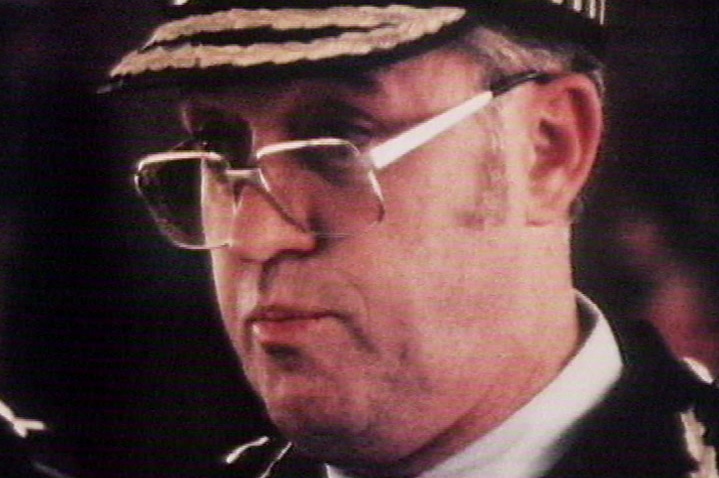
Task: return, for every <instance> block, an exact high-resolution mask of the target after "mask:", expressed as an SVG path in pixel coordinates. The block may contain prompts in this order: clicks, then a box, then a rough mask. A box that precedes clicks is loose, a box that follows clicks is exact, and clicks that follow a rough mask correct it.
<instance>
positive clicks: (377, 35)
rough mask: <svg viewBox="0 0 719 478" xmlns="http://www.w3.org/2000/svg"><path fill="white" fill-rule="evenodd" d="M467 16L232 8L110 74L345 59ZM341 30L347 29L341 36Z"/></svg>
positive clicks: (181, 23)
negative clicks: (254, 36) (258, 34)
mask: <svg viewBox="0 0 719 478" xmlns="http://www.w3.org/2000/svg"><path fill="white" fill-rule="evenodd" d="M465 15H466V10H465V9H463V8H459V7H433V8H417V7H411V6H406V5H390V6H387V7H372V6H342V7H332V8H328V9H294V8H287V9H278V10H267V9H261V10H246V9H233V10H227V11H222V12H216V13H211V14H206V15H193V16H190V17H187V18H183V19H181V20H175V21H172V22H169V23H166V24H164V25H162V26H160V27H159V28H157V30H155V32H154V33H153V35H152V36H151V38H150V40H149V41H148V42H147V43H146V44H145V46H143V47H142V48H141V49H139V50H136V51H134V52H131V53H130V54H128V55H126V56H125V57H124V58H123V59H122V60H121V61H120V63H119V64H118V65H117V66H116V67H115V68H113V69H112V71H111V72H110V76H111V77H113V78H118V77H126V76H134V75H139V74H142V73H149V72H160V71H163V70H168V69H205V68H211V67H218V66H231V67H248V66H255V65H261V64H275V65H283V64H289V63H293V62H297V61H302V60H310V61H316V60H324V59H329V58H334V57H338V56H344V55H348V56H362V55H366V54H368V53H371V52H374V51H388V50H391V49H393V48H395V47H397V46H398V45H402V44H406V43H409V42H412V41H414V40H417V39H419V38H422V37H424V36H426V35H431V34H434V33H436V32H438V31H439V30H440V29H442V28H443V27H445V26H448V25H451V24H454V23H456V22H458V21H459V20H460V19H462V18H463V17H464V16H465ZM328 28H333V29H337V32H335V33H334V34H333V35H327V34H323V36H320V37H319V38H315V39H312V40H309V41H285V42H282V43H271V42H261V41H260V42H258V43H253V44H250V45H239V44H226V45H202V44H193V43H192V38H193V36H196V35H203V34H224V33H230V34H231V33H233V32H235V33H238V32H243V31H245V32H246V31H251V30H253V29H270V30H272V31H275V32H281V31H295V30H300V31H309V32H311V31H312V30H318V31H319V30H321V29H328ZM341 29H346V30H348V31H344V32H341V31H340V30H341Z"/></svg>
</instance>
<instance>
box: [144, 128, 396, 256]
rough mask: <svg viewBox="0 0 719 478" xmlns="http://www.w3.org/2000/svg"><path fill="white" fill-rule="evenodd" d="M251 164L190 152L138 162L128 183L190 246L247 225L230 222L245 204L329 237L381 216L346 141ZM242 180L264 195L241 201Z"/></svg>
mask: <svg viewBox="0 0 719 478" xmlns="http://www.w3.org/2000/svg"><path fill="white" fill-rule="evenodd" d="M257 164H258V168H259V172H257V171H254V173H253V170H233V169H229V165H228V162H227V161H225V160H222V159H216V157H214V158H213V157H210V156H207V157H203V156H201V155H198V154H196V153H193V154H188V156H187V157H186V158H182V157H177V156H175V157H173V158H172V159H171V160H167V161H157V162H148V163H146V164H143V165H142V166H141V167H140V169H139V171H138V173H137V179H136V184H137V186H138V189H139V190H140V192H141V193H142V195H143V197H144V198H145V200H146V201H147V203H148V205H149V206H150V209H151V210H152V213H153V215H154V217H155V220H156V221H157V223H158V225H159V226H160V227H161V229H162V230H163V232H165V234H166V235H167V236H168V237H169V238H170V239H171V240H172V241H173V242H175V243H176V244H178V245H181V246H184V247H190V248H200V249H204V248H212V247H219V246H223V245H227V244H229V243H230V238H231V235H232V232H233V228H236V227H237V224H247V222H245V221H237V220H236V217H237V215H238V214H251V210H250V208H251V205H250V204H249V203H247V201H256V200H266V201H268V202H270V203H271V204H272V205H273V206H274V207H275V208H277V210H278V212H279V213H280V214H282V215H283V216H284V217H285V219H286V220H288V221H290V222H291V223H293V224H294V225H295V226H297V227H299V228H300V229H302V230H304V231H307V232H312V233H314V234H317V235H320V236H329V237H332V236H346V235H351V234H356V233H359V232H362V231H363V230H365V229H367V228H368V227H370V226H371V225H372V224H374V223H376V222H378V221H379V220H380V219H381V217H382V215H383V213H384V209H383V205H382V200H381V195H380V192H379V189H378V186H377V182H376V179H375V177H374V172H373V170H372V167H371V165H370V164H369V162H368V161H365V160H363V158H362V157H361V156H360V155H359V153H358V152H357V150H356V149H355V148H354V146H352V145H351V144H350V143H345V142H341V141H336V142H329V143H327V144H312V145H301V146H294V145H293V146H288V147H286V148H279V149H273V150H271V151H268V152H267V153H264V154H261V156H259V157H258V159H257ZM250 185H252V186H254V187H256V188H258V189H259V190H261V191H263V193H264V194H263V196H264V199H258V198H257V195H252V196H251V197H252V199H249V198H250V196H248V195H247V194H246V193H245V191H246V189H247V188H248V186H250ZM261 196H262V195H261ZM245 219H246V220H251V219H252V218H251V217H247V218H245Z"/></svg>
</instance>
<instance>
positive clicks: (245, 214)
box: [228, 183, 316, 261]
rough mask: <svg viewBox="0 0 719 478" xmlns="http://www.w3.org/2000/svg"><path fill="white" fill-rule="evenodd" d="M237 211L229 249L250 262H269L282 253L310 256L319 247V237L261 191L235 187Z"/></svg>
mask: <svg viewBox="0 0 719 478" xmlns="http://www.w3.org/2000/svg"><path fill="white" fill-rule="evenodd" d="M235 199H236V202H235V210H234V214H233V217H232V224H231V227H230V228H229V231H228V234H229V237H228V245H229V247H230V248H232V249H234V250H236V251H238V252H240V253H241V254H242V255H243V256H244V257H246V258H247V259H252V260H261V261H264V260H268V259H270V258H272V257H273V256H275V255H277V254H280V253H283V252H300V253H307V252H309V251H311V250H313V249H314V248H315V247H316V237H315V235H314V234H313V233H312V232H309V231H308V230H307V229H306V228H304V227H303V226H302V225H301V224H300V223H298V222H297V221H296V220H294V219H292V218H291V217H290V216H289V215H288V214H287V213H286V212H285V211H284V210H283V209H282V207H281V206H280V205H279V204H278V203H277V202H276V201H275V200H274V199H273V198H272V197H271V196H270V195H269V194H268V193H267V192H266V191H264V190H263V189H262V188H261V187H259V186H257V185H255V184H251V183H250V184H247V183H246V184H245V185H243V186H236V189H235Z"/></svg>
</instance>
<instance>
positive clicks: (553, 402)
mask: <svg viewBox="0 0 719 478" xmlns="http://www.w3.org/2000/svg"><path fill="white" fill-rule="evenodd" d="M577 301H578V303H579V308H580V310H581V313H582V315H583V317H584V318H585V320H586V321H587V322H588V325H587V328H588V329H590V332H589V336H588V337H587V340H586V342H585V343H584V345H583V346H582V347H581V349H580V350H579V352H578V353H577V355H575V357H574V358H573V359H572V360H571V361H570V362H569V364H567V366H566V367H565V368H564V370H562V372H561V373H560V374H559V375H558V376H557V378H556V379H554V381H552V382H551V383H550V384H549V385H547V387H545V389H544V390H542V392H540V393H539V394H538V395H537V396H535V397H534V398H533V399H532V400H531V401H530V402H529V403H527V404H526V405H525V406H524V407H522V408H521V409H519V410H518V411H516V412H515V413H514V414H513V415H512V416H510V417H509V418H508V419H507V420H506V421H505V422H504V423H502V424H501V425H500V426H499V427H498V428H495V429H494V430H492V431H491V432H490V433H489V434H487V435H485V436H483V437H482V438H480V439H479V440H477V441H476V442H474V443H472V444H470V445H469V446H468V447H467V448H465V449H464V450H463V451H462V452H460V453H458V454H457V455H454V456H452V457H450V458H449V459H448V460H446V461H444V462H443V463H440V464H439V465H438V466H436V467H435V468H433V469H431V470H428V471H426V472H424V473H422V474H421V475H419V477H418V478H478V477H495V476H501V477H502V478H536V477H539V476H541V475H543V474H544V473H545V472H546V471H548V470H549V469H550V468H551V467H552V465H554V464H555V463H556V461H557V460H558V458H559V457H560V456H561V455H562V454H563V453H564V451H565V448H566V446H567V445H568V442H569V440H567V439H566V438H567V437H568V436H569V437H570V439H571V432H572V428H573V426H574V425H575V424H576V423H577V421H578V420H580V419H581V418H582V417H583V416H584V415H586V414H587V413H588V412H589V411H590V410H592V409H593V408H594V407H596V406H597V405H598V404H599V402H600V401H601V400H602V399H603V398H604V396H605V395H606V394H607V392H608V391H609V390H610V389H611V388H612V386H613V385H614V384H615V383H616V381H617V380H618V379H619V375H620V374H621V371H622V360H621V355H620V352H619V348H618V346H617V342H616V340H615V338H614V335H613V333H612V331H611V328H610V327H609V324H608V323H607V320H606V318H605V317H604V315H603V314H602V312H601V311H600V310H599V308H598V307H597V306H596V305H595V304H594V303H593V302H592V301H591V300H589V299H588V298H587V297H585V296H584V295H583V294H581V293H577ZM328 478H349V477H348V476H347V475H345V474H344V473H342V472H341V471H340V470H338V469H336V468H334V467H328Z"/></svg>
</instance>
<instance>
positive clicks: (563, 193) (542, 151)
mask: <svg viewBox="0 0 719 478" xmlns="http://www.w3.org/2000/svg"><path fill="white" fill-rule="evenodd" d="M535 106H536V112H537V113H536V115H535V116H533V117H534V118H536V121H535V122H534V130H533V131H534V133H533V145H534V153H535V154H534V161H533V163H532V164H531V167H530V170H529V185H530V196H531V197H530V205H529V209H528V212H527V220H528V223H529V224H530V225H534V226H541V225H547V224H551V223H558V222H566V221H567V220H568V219H569V218H570V216H571V214H570V210H571V207H572V203H573V202H574V200H575V199H576V197H577V196H578V195H579V192H580V191H581V189H582V187H583V186H584V184H585V183H586V182H587V178H588V177H589V174H590V172H591V169H592V166H593V165H594V162H595V159H596V156H597V151H598V149H599V143H600V140H601V135H602V107H601V100H600V98H599V94H598V92H597V88H596V86H595V84H594V83H593V82H592V80H591V79H590V78H588V77H587V76H586V75H581V74H572V75H567V76H564V77H561V78H558V79H556V80H554V81H552V82H550V83H548V84H546V85H542V86H541V90H540V91H539V92H538V93H537V103H536V105H535Z"/></svg>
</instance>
